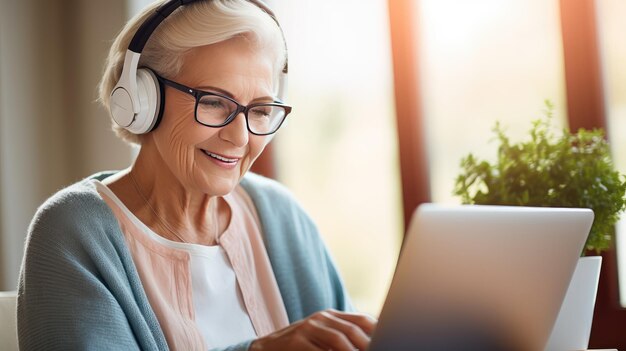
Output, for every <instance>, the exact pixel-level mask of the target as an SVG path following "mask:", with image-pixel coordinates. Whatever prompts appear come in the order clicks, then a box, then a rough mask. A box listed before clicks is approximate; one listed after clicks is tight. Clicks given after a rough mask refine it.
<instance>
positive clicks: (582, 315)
mask: <svg viewBox="0 0 626 351" xmlns="http://www.w3.org/2000/svg"><path fill="white" fill-rule="evenodd" d="M601 265H602V256H590V257H581V258H580V259H578V264H577V266H576V270H575V271H574V275H573V276H572V280H571V281H570V284H569V288H568V289H567V294H566V295H565V299H563V303H562V304H561V310H560V311H559V315H558V317H557V320H556V323H555V324H554V328H553V329H552V334H551V335H550V339H549V340H548V343H547V344H546V348H545V350H546V351H563V350H586V349H587V347H588V346H589V336H590V334H591V322H592V320H593V309H594V307H595V304H596V293H597V291H598V280H599V279H600V266H601Z"/></svg>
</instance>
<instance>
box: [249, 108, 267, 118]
mask: <svg viewBox="0 0 626 351" xmlns="http://www.w3.org/2000/svg"><path fill="white" fill-rule="evenodd" d="M249 115H250V117H254V118H269V117H270V116H271V115H272V106H257V107H255V108H253V109H251V110H250V112H249Z"/></svg>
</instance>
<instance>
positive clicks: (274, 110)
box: [248, 105, 287, 134]
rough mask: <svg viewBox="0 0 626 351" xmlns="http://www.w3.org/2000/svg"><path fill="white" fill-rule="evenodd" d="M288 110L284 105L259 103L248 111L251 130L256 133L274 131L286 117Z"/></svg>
mask: <svg viewBox="0 0 626 351" xmlns="http://www.w3.org/2000/svg"><path fill="white" fill-rule="evenodd" d="M286 115H287V111H286V110H285V108H284V107H282V106H276V105H258V106H255V107H253V108H251V109H250V110H249V111H248V125H249V127H250V131H252V132H253V133H256V134H271V133H274V132H275V131H276V130H277V129H278V127H280V125H281V123H282V122H283V120H284V119H285V116H286Z"/></svg>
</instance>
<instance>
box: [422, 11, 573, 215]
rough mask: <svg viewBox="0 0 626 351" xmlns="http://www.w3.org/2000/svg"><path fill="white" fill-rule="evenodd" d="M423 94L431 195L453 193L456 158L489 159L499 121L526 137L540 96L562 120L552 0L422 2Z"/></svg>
mask: <svg viewBox="0 0 626 351" xmlns="http://www.w3.org/2000/svg"><path fill="white" fill-rule="evenodd" d="M419 4H420V6H419V7H418V8H417V11H418V13H419V17H418V18H419V20H418V22H419V23H421V26H420V28H419V30H420V31H421V37H420V38H419V39H420V42H421V43H422V45H421V46H420V48H419V49H420V51H419V55H420V60H421V75H422V82H421V85H422V93H423V96H422V100H423V104H424V115H425V123H426V131H427V133H426V134H427V136H428V141H427V145H428V153H429V162H430V179H431V192H432V199H433V201H436V202H452V203H458V202H460V199H458V198H455V197H454V196H453V194H452V191H453V189H454V181H455V178H456V176H457V175H458V173H459V171H460V166H459V164H460V160H461V158H462V157H464V156H465V155H467V153H469V152H472V153H474V154H475V155H477V156H478V157H480V158H484V159H488V160H494V159H495V157H496V154H495V153H496V151H495V144H493V143H490V142H489V141H490V140H492V139H493V134H492V132H491V130H492V127H493V126H494V125H495V122H496V121H500V122H501V124H502V126H504V127H505V129H506V131H507V133H508V134H509V135H511V137H512V139H513V140H515V141H517V140H521V139H523V138H525V137H526V135H527V132H528V130H529V129H530V127H531V123H530V121H531V120H534V119H537V118H539V117H540V116H541V114H542V113H543V110H544V100H546V99H548V100H550V101H551V102H552V103H553V104H554V105H555V117H556V118H555V123H556V124H557V125H558V124H560V125H563V124H564V121H565V109H566V106H565V93H564V77H563V75H564V73H563V57H562V47H561V37H560V35H561V34H560V28H559V24H560V22H559V12H558V2H557V1H556V0H550V1H545V0H532V1H531V0H528V1H501V0H479V1H457V0H422V1H420V2H419Z"/></svg>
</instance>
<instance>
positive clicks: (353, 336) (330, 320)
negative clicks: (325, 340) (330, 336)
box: [314, 311, 370, 350]
mask: <svg viewBox="0 0 626 351" xmlns="http://www.w3.org/2000/svg"><path fill="white" fill-rule="evenodd" d="M314 319H316V320H319V321H320V322H322V323H323V324H324V325H325V326H326V327H329V328H331V329H334V330H337V331H339V332H340V333H341V334H343V335H345V336H346V337H347V338H348V340H350V343H352V345H354V346H356V347H357V348H358V349H360V350H365V349H366V348H367V347H368V346H369V342H370V338H369V336H368V335H367V334H365V332H364V331H363V330H362V329H361V328H360V327H359V326H358V325H356V324H354V323H352V322H350V321H346V320H344V319H341V318H338V317H336V316H335V315H333V314H331V313H329V312H328V311H323V312H320V313H319V314H317V315H316V316H315V317H314Z"/></svg>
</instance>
